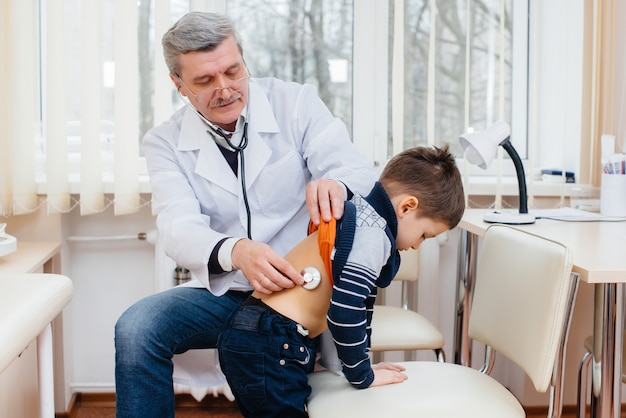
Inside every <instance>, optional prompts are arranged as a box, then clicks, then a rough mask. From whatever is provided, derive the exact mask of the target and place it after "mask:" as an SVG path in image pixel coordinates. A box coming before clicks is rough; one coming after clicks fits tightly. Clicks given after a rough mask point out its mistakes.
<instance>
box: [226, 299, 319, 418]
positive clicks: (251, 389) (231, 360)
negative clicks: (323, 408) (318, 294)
mask: <svg viewBox="0 0 626 418" xmlns="http://www.w3.org/2000/svg"><path fill="white" fill-rule="evenodd" d="M218 348H219V355H220V367H221V369H222V371H223V372H224V374H225V375H226V379H227V381H228V384H229V385H230V387H231V390H232V391H233V394H234V395H235V400H236V402H237V405H238V407H239V410H240V411H241V413H242V414H243V415H244V416H245V417H264V418H269V417H280V418H283V417H287V418H290V417H307V416H308V414H307V413H306V407H305V404H306V399H307V398H308V396H309V395H310V393H311V388H310V386H309V384H308V377H307V375H308V373H310V372H312V371H313V367H314V364H315V357H316V352H317V349H318V348H317V340H311V339H309V338H308V337H303V336H302V335H300V334H299V333H298V331H297V324H296V323H295V322H293V321H291V320H289V319H287V318H285V317H283V316H282V315H280V314H277V313H275V312H272V311H271V310H266V309H264V308H263V307H259V306H242V307H241V308H240V309H239V310H238V311H237V312H236V313H235V314H234V315H233V317H232V318H231V323H230V324H229V326H228V327H227V328H226V330H225V331H224V332H223V333H222V336H221V338H220V341H219V344H218Z"/></svg>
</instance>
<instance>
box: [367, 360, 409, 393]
mask: <svg viewBox="0 0 626 418" xmlns="http://www.w3.org/2000/svg"><path fill="white" fill-rule="evenodd" d="M372 369H373V370H374V381H373V382H372V384H371V385H370V386H369V387H374V386H383V385H389V384H392V383H402V382H404V381H405V380H406V379H408V378H409V377H408V376H407V375H406V374H405V373H403V372H404V370H406V369H405V368H404V367H403V366H400V365H399V364H395V363H389V362H386V361H385V362H382V363H378V364H373V365H372Z"/></svg>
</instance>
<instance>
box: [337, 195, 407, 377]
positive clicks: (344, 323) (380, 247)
mask: <svg viewBox="0 0 626 418" xmlns="http://www.w3.org/2000/svg"><path fill="white" fill-rule="evenodd" d="M350 203H351V204H353V205H354V207H355V208H356V211H346V214H350V215H349V216H352V215H355V219H354V220H351V219H346V215H344V218H342V220H341V222H340V224H344V225H346V223H350V222H354V237H353V240H352V242H351V243H349V244H350V245H346V244H345V241H346V240H345V239H343V240H342V236H341V234H342V230H341V228H340V225H338V227H337V239H336V241H335V255H334V258H333V278H334V282H335V283H334V286H333V292H332V298H331V302H330V308H329V310H328V314H327V320H328V328H329V330H330V332H331V334H332V337H333V340H334V343H335V347H336V348H337V354H338V356H339V359H340V360H341V365H342V371H343V373H344V375H345V376H346V378H347V379H348V381H349V382H350V383H351V384H352V385H353V386H354V387H357V388H366V387H369V386H370V385H371V383H372V382H373V380H374V371H373V370H372V367H371V363H370V359H369V356H368V354H367V353H368V351H369V347H370V341H369V339H370V335H371V321H372V314H373V308H374V302H375V301H376V293H377V289H378V288H379V287H382V288H384V287H387V286H388V285H389V284H390V283H391V280H392V279H393V277H394V276H395V274H396V273H397V271H398V267H399V265H400V254H399V253H398V251H397V249H396V245H395V237H396V235H397V219H396V215H395V211H394V208H393V205H392V204H391V201H390V200H389V197H388V196H387V194H386V192H385V191H384V189H383V187H382V186H381V185H380V183H376V185H375V186H374V188H373V189H372V191H371V192H370V194H369V195H368V196H366V197H362V196H359V195H355V196H354V197H353V198H352V199H351V200H350ZM346 229H348V230H350V229H351V228H346ZM346 253H347V257H346ZM338 258H340V259H342V260H341V261H342V262H340V263H336V261H337V259H338ZM344 260H345V264H344V263H343V261H344Z"/></svg>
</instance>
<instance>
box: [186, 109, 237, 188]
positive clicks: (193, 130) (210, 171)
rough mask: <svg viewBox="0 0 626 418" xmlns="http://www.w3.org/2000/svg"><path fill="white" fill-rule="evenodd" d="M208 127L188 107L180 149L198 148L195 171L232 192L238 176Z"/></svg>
mask: <svg viewBox="0 0 626 418" xmlns="http://www.w3.org/2000/svg"><path fill="white" fill-rule="evenodd" d="M207 129H208V127H207V125H206V124H205V123H204V121H202V119H200V117H199V116H198V115H197V114H195V111H193V110H192V109H187V110H186V111H185V115H184V119H183V123H182V126H181V130H180V139H179V141H178V150H179V151H190V152H193V151H196V150H197V152H198V159H197V161H196V167H195V169H194V171H195V173H196V174H198V175H199V176H201V177H203V178H205V179H207V180H208V181H210V182H212V183H215V184H217V185H219V186H220V187H222V188H224V189H226V190H228V191H230V192H231V193H232V192H234V191H236V190H237V178H236V177H235V176H234V174H233V172H232V170H231V168H230V166H229V165H228V163H227V162H226V159H225V158H224V156H223V155H222V153H221V151H220V150H219V149H218V145H217V144H216V143H215V141H214V140H213V137H212V136H211V135H210V134H209V133H207Z"/></svg>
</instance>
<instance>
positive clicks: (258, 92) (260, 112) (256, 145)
mask: <svg viewBox="0 0 626 418" xmlns="http://www.w3.org/2000/svg"><path fill="white" fill-rule="evenodd" d="M249 92H250V99H249V105H248V109H249V113H250V114H249V123H248V146H247V147H246V150H245V151H244V152H245V160H246V185H247V187H248V188H250V187H251V186H252V184H254V181H255V180H256V178H257V177H258V176H259V174H260V173H261V171H262V170H263V167H265V165H266V164H267V162H268V161H269V159H270V156H271V155H272V148H271V146H272V144H271V143H270V142H268V141H271V135H269V134H273V133H277V132H279V130H278V123H277V122H276V119H275V118H274V113H273V111H272V107H271V105H270V102H269V101H268V100H267V97H266V96H265V93H264V91H263V90H262V88H261V87H260V86H258V85H257V84H256V83H255V82H254V80H250V87H249Z"/></svg>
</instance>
